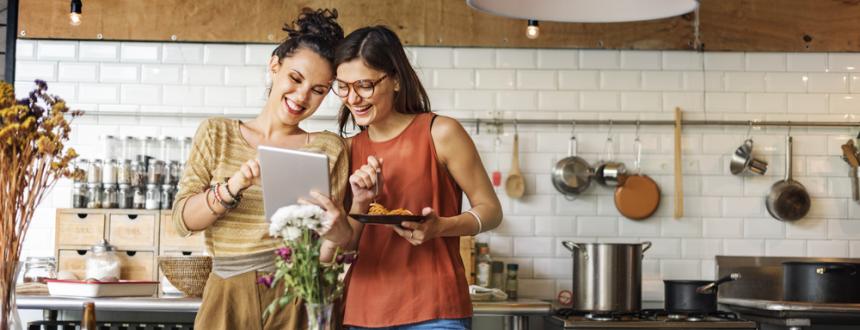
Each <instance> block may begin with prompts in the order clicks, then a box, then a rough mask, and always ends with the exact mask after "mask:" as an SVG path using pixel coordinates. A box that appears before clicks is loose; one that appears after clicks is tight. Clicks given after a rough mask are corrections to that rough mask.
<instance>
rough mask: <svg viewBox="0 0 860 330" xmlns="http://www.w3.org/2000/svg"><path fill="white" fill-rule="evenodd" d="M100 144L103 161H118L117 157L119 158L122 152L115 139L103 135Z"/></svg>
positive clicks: (111, 136)
mask: <svg viewBox="0 0 860 330" xmlns="http://www.w3.org/2000/svg"><path fill="white" fill-rule="evenodd" d="M102 143H103V145H102V147H103V150H104V155H105V158H104V159H105V161H108V160H112V159H113V160H116V159H119V157H120V156H121V155H120V152H121V150H122V149H121V147H120V143H119V139H117V138H116V137H115V136H113V135H105V136H104V140H103V141H102Z"/></svg>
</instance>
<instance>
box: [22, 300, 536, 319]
mask: <svg viewBox="0 0 860 330" xmlns="http://www.w3.org/2000/svg"><path fill="white" fill-rule="evenodd" d="M17 298H18V299H17V300H16V301H17V303H18V309H54V310H75V309H81V308H82V306H83V304H84V303H85V302H90V301H91V302H94V303H95V304H96V309H97V310H99V311H122V312H174V313H196V312H197V309H199V308H200V298H182V297H160V298H154V297H104V298H80V297H52V296H36V295H18V296H17ZM472 308H473V309H474V313H475V315H476V316H484V315H486V316H491V315H502V316H505V315H535V316H537V315H541V316H542V315H549V313H550V312H551V311H552V305H551V304H550V303H548V302H545V301H541V300H537V299H518V300H510V301H475V302H473V303H472Z"/></svg>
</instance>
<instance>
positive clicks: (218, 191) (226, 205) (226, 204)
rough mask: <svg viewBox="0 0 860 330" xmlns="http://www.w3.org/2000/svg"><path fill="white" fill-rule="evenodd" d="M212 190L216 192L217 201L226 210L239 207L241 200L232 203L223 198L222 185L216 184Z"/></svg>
mask: <svg viewBox="0 0 860 330" xmlns="http://www.w3.org/2000/svg"><path fill="white" fill-rule="evenodd" d="M212 189H213V190H215V199H216V200H218V203H221V206H223V207H224V208H225V209H228V210H232V209H235V208H236V207H237V206H239V200H238V199H234V200H233V201H232V202H227V201H225V200H224V199H223V198H221V183H220V182H219V183H216V184H214V185H213V186H212Z"/></svg>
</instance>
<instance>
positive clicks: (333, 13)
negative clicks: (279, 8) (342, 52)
mask: <svg viewBox="0 0 860 330" xmlns="http://www.w3.org/2000/svg"><path fill="white" fill-rule="evenodd" d="M283 30H284V31H286V32H287V38H286V39H284V41H283V42H281V44H280V45H278V47H277V48H275V50H274V51H272V56H277V57H278V59H279V60H280V59H283V58H284V57H290V56H292V55H293V54H294V53H295V52H296V50H298V49H299V48H306V49H309V50H311V51H313V52H314V53H317V54H319V55H320V56H322V57H323V58H325V59H326V60H328V62H329V63H330V64H331V65H332V71H334V68H335V67H334V51H335V48H337V46H338V44H340V42H341V41H342V40H343V28H341V27H340V24H338V23H337V9H316V10H314V9H310V8H302V11H301V13H299V17H297V18H296V20H295V21H292V22H290V23H286V24H284V27H283Z"/></svg>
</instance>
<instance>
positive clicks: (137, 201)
mask: <svg viewBox="0 0 860 330" xmlns="http://www.w3.org/2000/svg"><path fill="white" fill-rule="evenodd" d="M131 189H132V195H133V197H132V208H135V209H138V210H142V209H145V208H146V190H145V189H144V188H143V187H142V186H137V187H132V188H131Z"/></svg>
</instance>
